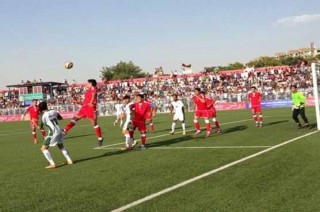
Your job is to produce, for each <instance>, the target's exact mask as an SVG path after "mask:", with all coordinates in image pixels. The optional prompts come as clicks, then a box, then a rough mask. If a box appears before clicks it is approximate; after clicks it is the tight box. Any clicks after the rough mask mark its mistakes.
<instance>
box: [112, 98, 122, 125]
mask: <svg viewBox="0 0 320 212" xmlns="http://www.w3.org/2000/svg"><path fill="white" fill-rule="evenodd" d="M114 107H115V109H116V120H115V121H114V122H113V126H116V124H117V123H118V121H119V120H120V127H121V126H122V124H123V121H122V118H123V113H124V112H123V107H124V106H123V104H121V103H120V99H118V100H117V104H115V106H114Z"/></svg>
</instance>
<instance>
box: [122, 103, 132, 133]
mask: <svg viewBox="0 0 320 212" xmlns="http://www.w3.org/2000/svg"><path fill="white" fill-rule="evenodd" d="M132 105H133V102H130V103H129V104H127V105H125V106H124V109H123V111H124V114H125V116H126V121H125V123H124V125H123V130H127V129H128V128H129V124H130V120H131V117H132V114H131V113H132V111H131V106H132Z"/></svg>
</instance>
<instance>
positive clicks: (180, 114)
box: [171, 100, 184, 121]
mask: <svg viewBox="0 0 320 212" xmlns="http://www.w3.org/2000/svg"><path fill="white" fill-rule="evenodd" d="M171 105H172V107H173V108H174V116H173V120H174V121H175V120H179V121H184V105H183V103H182V101H180V100H178V101H176V102H175V101H172V102H171Z"/></svg>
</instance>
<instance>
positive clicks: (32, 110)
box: [26, 105, 40, 119]
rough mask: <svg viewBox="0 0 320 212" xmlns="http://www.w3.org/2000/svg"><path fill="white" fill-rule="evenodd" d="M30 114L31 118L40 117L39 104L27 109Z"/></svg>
mask: <svg viewBox="0 0 320 212" xmlns="http://www.w3.org/2000/svg"><path fill="white" fill-rule="evenodd" d="M26 111H27V112H29V114H30V119H39V114H40V109H39V107H38V106H32V105H31V106H29V107H27V109H26Z"/></svg>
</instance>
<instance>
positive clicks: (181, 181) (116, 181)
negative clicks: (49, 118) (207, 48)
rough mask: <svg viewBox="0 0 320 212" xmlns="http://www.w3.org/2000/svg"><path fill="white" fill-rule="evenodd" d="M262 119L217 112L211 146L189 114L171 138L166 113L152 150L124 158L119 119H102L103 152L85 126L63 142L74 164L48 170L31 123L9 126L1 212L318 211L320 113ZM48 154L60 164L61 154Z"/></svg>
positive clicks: (151, 137)
mask: <svg viewBox="0 0 320 212" xmlns="http://www.w3.org/2000/svg"><path fill="white" fill-rule="evenodd" d="M263 112H264V117H265V118H264V126H263V127H262V128H256V127H255V125H254V123H253V121H252V119H251V113H250V111H249V110H246V111H220V112H218V119H219V121H220V123H221V127H222V129H223V132H222V133H221V134H214V135H212V136H211V137H209V138H205V130H204V131H203V132H202V134H201V135H200V136H199V137H194V136H193V133H194V130H193V119H192V116H193V114H191V113H188V114H187V130H188V133H187V135H182V134H181V133H177V134H175V135H169V134H168V132H169V131H170V127H171V116H169V115H168V114H160V115H157V117H156V118H155V120H154V122H155V127H156V132H155V133H148V135H147V136H148V138H147V143H148V148H147V149H146V150H140V149H139V147H136V149H135V150H133V151H130V152H126V151H121V150H120V148H121V147H122V146H123V141H124V139H123V136H122V135H121V129H120V128H119V127H113V125H112V122H113V120H114V117H102V118H100V119H99V122H100V125H101V127H102V130H103V134H104V139H105V142H104V144H103V146H102V147H101V148H96V143H97V139H96V136H95V132H94V130H93V128H92V127H91V126H90V125H89V121H87V120H85V121H80V122H78V125H77V126H76V127H74V128H73V129H72V130H71V131H70V132H69V134H68V136H67V137H66V140H65V146H66V148H67V149H68V150H69V151H70V154H71V157H72V159H73V160H74V162H75V163H74V164H73V165H61V166H59V168H57V169H54V170H46V169H45V168H44V167H45V166H47V165H48V162H47V161H46V159H45V158H44V156H43V155H42V153H41V151H40V146H41V144H36V145H34V144H32V138H31V131H30V129H29V123H28V122H16V123H2V124H1V134H0V143H1V150H0V151H1V154H0V159H1V160H0V161H1V164H2V165H3V167H2V168H1V171H0V173H1V174H0V185H1V187H0V188H1V190H0V211H111V210H114V209H119V208H121V207H123V206H128V207H126V208H127V209H128V210H129V211H246V212H247V211H319V210H320V202H319V199H320V181H319V176H320V157H319V155H320V154H319V152H320V143H319V133H317V132H316V125H315V112H314V109H313V108H312V107H309V108H307V109H306V114H307V116H308V118H309V121H310V124H311V126H310V127H309V128H303V129H297V128H296V125H295V123H294V122H293V120H292V118H291V110H290V108H282V109H265V110H264V111H263ZM67 121H68V120H64V121H62V122H60V126H62V127H64V126H65V125H66V123H67ZM201 125H202V127H204V126H205V125H204V122H203V121H201ZM180 127H181V125H180V123H178V124H177V132H179V131H180V132H181V130H180V129H179V128H180ZM38 136H39V137H40V133H38ZM139 136H140V135H139V134H137V133H136V134H135V138H136V139H139ZM39 140H42V139H39ZM285 142H286V143H285ZM50 151H51V153H52V155H53V158H54V160H55V161H56V163H57V164H62V162H63V161H64V158H63V156H62V154H61V153H60V152H59V150H58V149H57V148H51V149H50ZM263 151H264V152H263ZM256 153H258V154H256ZM203 174H205V175H203ZM195 177H198V178H195ZM165 189H167V190H165ZM137 201H138V202H137ZM118 211H120V210H118Z"/></svg>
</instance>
